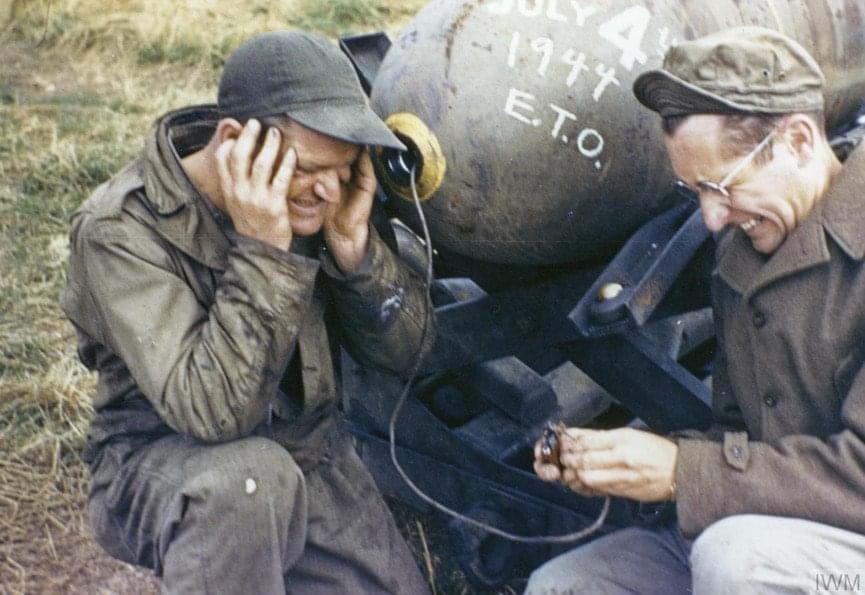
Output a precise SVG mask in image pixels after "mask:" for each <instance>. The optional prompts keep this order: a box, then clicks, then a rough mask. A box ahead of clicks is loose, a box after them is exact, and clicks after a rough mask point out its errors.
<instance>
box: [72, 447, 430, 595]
mask: <svg viewBox="0 0 865 595" xmlns="http://www.w3.org/2000/svg"><path fill="white" fill-rule="evenodd" d="M340 440H341V444H337V445H336V448H333V449H332V450H333V453H334V454H332V455H328V456H326V457H324V458H322V459H321V460H320V461H318V462H317V463H316V464H315V465H314V466H313V467H312V468H310V469H304V470H303V471H301V469H300V467H299V466H298V464H297V463H296V462H295V459H294V458H293V457H292V455H291V454H289V452H288V451H287V450H286V449H285V448H284V447H283V446H281V445H280V444H278V443H277V442H275V441H274V440H271V439H269V438H266V437H261V436H252V437H247V438H243V439H240V440H235V441H232V442H228V443H224V444H217V445H210V444H204V443H201V442H198V441H196V440H194V439H192V438H189V437H186V436H181V435H177V434H170V435H167V436H164V437H162V438H159V439H158V440H155V441H154V442H151V443H148V444H145V445H142V446H139V447H138V448H137V449H134V450H133V449H129V448H128V447H123V448H112V445H110V444H109V445H107V446H105V447H103V448H102V449H101V450H102V452H101V453H100V456H99V457H98V461H97V463H96V464H95V465H94V467H93V469H92V472H93V473H92V480H93V481H92V487H91V496H90V500H89V504H88V512H89V516H90V524H91V527H92V529H93V533H94V536H95V537H96V540H97V541H98V542H99V543H100V545H102V547H103V548H105V549H106V550H107V551H108V553H109V554H111V555H112V556H114V557H116V558H119V559H121V560H123V561H126V562H129V563H132V564H137V565H141V566H146V567H149V568H152V569H154V571H155V572H156V574H157V576H159V577H161V579H162V587H163V592H165V593H184V594H190V593H256V594H270V593H273V594H276V593H304V594H315V593H328V594H337V593H345V594H352V595H356V594H361V593H407V594H411V595H415V594H418V593H428V587H427V584H426V582H425V581H424V579H423V577H422V575H421V574H420V571H419V570H418V568H417V566H416V564H415V561H414V558H413V556H412V554H411V552H410V551H409V549H408V547H407V546H406V544H405V542H404V541H403V539H402V536H401V535H400V533H399V531H398V530H397V528H396V524H395V523H394V520H393V518H392V516H391V515H390V511H389V510H388V508H387V506H386V504H385V503H384V501H383V499H382V497H381V495H380V493H379V492H378V489H377V488H376V486H375V484H374V482H373V480H372V477H371V476H370V474H369V472H368V471H367V469H366V467H365V466H364V465H363V463H362V462H361V460H360V458H359V457H358V456H357V454H356V452H355V450H354V448H353V446H352V444H351V442H350V438H349V436H347V435H345V434H342V437H341V439H340Z"/></svg>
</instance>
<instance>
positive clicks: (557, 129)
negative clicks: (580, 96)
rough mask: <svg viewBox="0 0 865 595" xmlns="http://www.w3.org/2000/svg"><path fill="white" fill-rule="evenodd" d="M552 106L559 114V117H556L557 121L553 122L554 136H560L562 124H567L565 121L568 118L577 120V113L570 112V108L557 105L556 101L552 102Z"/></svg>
mask: <svg viewBox="0 0 865 595" xmlns="http://www.w3.org/2000/svg"><path fill="white" fill-rule="evenodd" d="M550 107H551V108H553V111H554V112H556V113H557V114H558V117H556V123H555V124H553V131H552V136H553V138H558V137H559V133H561V131H562V126H564V125H565V122H566V121H568V120H571V121H573V122H576V121H577V115H576V114H574V113H571V112H569V111H568V110H566V109H564V108H561V107H559V106H557V105H556V104H554V103H551V104H550ZM565 139H567V137H565ZM565 142H568V141H567V140H565Z"/></svg>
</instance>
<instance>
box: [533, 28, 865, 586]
mask: <svg viewBox="0 0 865 595" xmlns="http://www.w3.org/2000/svg"><path fill="white" fill-rule="evenodd" d="M823 84H824V77H823V74H822V72H821V71H820V68H819V66H818V65H817V63H816V62H815V61H814V59H813V58H812V57H811V56H810V55H809V54H808V53H807V52H806V51H805V50H804V49H803V48H802V47H801V46H799V45H798V44H797V43H796V42H794V41H793V40H791V39H788V38H786V37H784V36H783V35H781V34H779V33H776V32H774V31H770V30H767V29H760V28H752V27H742V28H737V29H731V30H727V31H722V32H719V33H716V34H712V35H709V36H707V37H704V38H701V39H697V40H694V41H689V42H686V43H683V44H681V45H679V46H678V47H675V48H671V49H670V50H669V52H668V53H667V55H666V57H665V60H664V65H663V68H662V69H660V70H654V71H649V72H646V73H644V74H643V75H641V76H640V77H639V78H638V79H637V81H636V82H635V84H634V92H635V94H636V96H637V98H638V99H639V100H640V102H641V103H643V104H644V105H645V106H647V107H649V108H650V109H652V110H653V111H655V112H658V113H659V114H660V115H661V117H662V127H663V130H664V140H665V144H666V146H667V150H668V153H669V155H670V159H671V162H672V166H673V170H674V171H675V173H676V175H677V177H678V178H679V181H678V182H677V186H678V188H679V189H680V190H683V191H685V192H686V193H687V194H689V195H690V196H691V197H692V198H693V199H696V200H699V203H700V206H701V208H702V212H703V218H704V220H705V222H706V225H707V227H708V228H709V229H710V230H711V231H712V232H714V233H715V234H716V236H717V239H718V248H717V263H716V264H717V266H716V268H715V271H714V273H713V278H712V295H713V306H714V313H715V322H716V331H717V339H718V351H717V356H716V363H715V368H714V374H713V411H714V422H715V423H714V424H713V425H712V426H711V428H709V429H708V430H707V431H706V432H697V431H687V432H682V433H679V434H678V435H676V436H674V437H671V438H665V437H660V436H657V435H654V434H651V433H649V432H642V431H638V430H633V429H619V430H612V431H590V430H582V429H577V428H574V429H571V430H569V435H568V437H567V438H566V439H564V440H563V444H562V451H563V454H562V456H561V461H562V466H561V468H560V467H557V466H552V465H544V464H543V463H542V462H541V461H540V459H537V462H536V464H535V469H536V471H537V473H538V475H539V476H541V477H542V478H544V479H547V480H550V481H562V482H564V483H566V484H567V485H568V486H570V487H571V488H572V489H573V490H575V491H576V492H579V493H581V494H585V495H612V496H620V497H626V498H631V499H634V500H637V501H641V502H661V501H673V502H675V506H676V512H677V517H678V522H677V523H671V524H669V525H664V526H653V527H634V528H629V529H626V530H623V531H620V532H618V533H614V534H612V535H609V536H606V537H604V538H602V539H598V540H596V541H593V542H591V543H589V544H588V545H585V546H583V547H580V548H577V549H575V550H573V551H571V552H568V553H566V554H563V555H562V556H559V557H558V558H556V559H554V560H552V561H551V562H549V563H547V564H546V565H545V566H543V567H541V568H540V569H538V570H537V571H535V573H534V574H533V575H532V579H531V581H530V583H529V587H528V592H529V593H538V594H540V593H552V592H558V593H562V592H574V593H584V592H585V593H620V592H628V593H634V592H636V593H672V592H682V593H685V592H691V591H692V590H693V591H694V592H696V593H752V592H753V593H768V592H773V593H774V592H810V591H813V590H815V589H816V590H820V588H821V586H825V589H826V590H828V589H829V588H830V587H831V584H836V585H841V584H844V580H845V577H846V581H847V582H849V583H850V584H858V582H859V581H860V580H861V577H860V575H861V574H862V573H865V536H863V533H865V441H863V440H865V367H863V362H865V267H863V265H862V259H863V257H865V196H863V193H865V150H862V149H860V150H857V151H854V152H853V154H852V155H851V156H850V157H849V159H848V160H847V163H846V164H845V165H844V167H843V169H842V166H841V163H840V162H839V161H838V159H837V158H836V156H835V154H834V153H833V152H832V150H831V148H830V146H829V143H828V141H827V137H826V133H825V131H824V128H823V94H822V90H823ZM821 581H822V582H821Z"/></svg>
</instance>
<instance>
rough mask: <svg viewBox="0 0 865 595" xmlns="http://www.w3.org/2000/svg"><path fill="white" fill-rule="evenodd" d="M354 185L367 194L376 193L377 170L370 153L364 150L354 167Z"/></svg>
mask: <svg viewBox="0 0 865 595" xmlns="http://www.w3.org/2000/svg"><path fill="white" fill-rule="evenodd" d="M353 177H354V180H352V181H353V182H354V185H355V186H357V187H358V188H360V189H362V190H364V191H365V192H371V193H375V185H376V181H375V168H373V166H372V159H370V156H369V152H368V151H367V150H366V149H363V150H362V151H361V152H360V155H359V156H358V158H357V160H356V161H355V167H354V176H353Z"/></svg>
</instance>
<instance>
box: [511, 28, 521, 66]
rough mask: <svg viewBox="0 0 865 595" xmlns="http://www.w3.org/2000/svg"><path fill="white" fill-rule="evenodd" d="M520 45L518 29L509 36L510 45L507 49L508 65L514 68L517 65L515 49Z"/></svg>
mask: <svg viewBox="0 0 865 595" xmlns="http://www.w3.org/2000/svg"><path fill="white" fill-rule="evenodd" d="M519 47H520V33H519V31H514V34H513V35H512V36H511V47H510V49H509V50H508V66H510V67H511V68H514V67H515V66H516V65H517V50H518V49H519Z"/></svg>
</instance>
